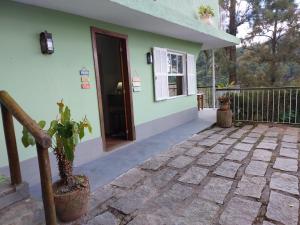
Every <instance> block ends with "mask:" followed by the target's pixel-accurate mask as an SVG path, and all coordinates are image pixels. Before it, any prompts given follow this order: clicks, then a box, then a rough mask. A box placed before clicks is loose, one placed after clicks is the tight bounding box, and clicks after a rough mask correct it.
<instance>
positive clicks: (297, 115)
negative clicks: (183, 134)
mask: <svg viewBox="0 0 300 225" xmlns="http://www.w3.org/2000/svg"><path fill="white" fill-rule="evenodd" d="M198 91H200V92H202V93H204V106H205V107H208V108H212V105H213V103H212V102H213V99H212V97H211V96H212V88H211V87H200V88H198ZM299 92H300V87H279V88H275V87H274V88H272V87H270V88H269V87H266V88H227V89H218V88H217V89H216V105H217V106H218V100H217V99H218V98H219V97H220V96H222V95H227V96H229V97H230V101H231V109H232V111H233V114H234V120H235V121H251V122H272V123H288V124H300V105H299V104H300V102H299V100H300V96H299V95H300V93H299Z"/></svg>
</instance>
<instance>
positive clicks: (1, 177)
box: [0, 174, 7, 184]
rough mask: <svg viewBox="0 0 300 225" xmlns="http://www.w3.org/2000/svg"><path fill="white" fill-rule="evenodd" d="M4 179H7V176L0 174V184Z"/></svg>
mask: <svg viewBox="0 0 300 225" xmlns="http://www.w3.org/2000/svg"><path fill="white" fill-rule="evenodd" d="M5 181H7V177H5V176H3V175H1V174H0V184H2V183H4V182H5Z"/></svg>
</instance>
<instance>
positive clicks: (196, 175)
mask: <svg viewBox="0 0 300 225" xmlns="http://www.w3.org/2000/svg"><path fill="white" fill-rule="evenodd" d="M208 172H209V170H208V169H204V168H200V167H196V166H192V167H191V168H190V169H188V171H187V172H186V173H184V174H183V175H182V176H181V177H180V178H179V179H178V180H179V181H180V182H184V183H189V184H200V182H201V181H202V180H203V179H204V178H205V177H206V175H207V174H208Z"/></svg>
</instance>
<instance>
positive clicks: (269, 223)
mask: <svg viewBox="0 0 300 225" xmlns="http://www.w3.org/2000/svg"><path fill="white" fill-rule="evenodd" d="M262 225H275V224H274V223H271V222H269V221H264V222H263V224H262Z"/></svg>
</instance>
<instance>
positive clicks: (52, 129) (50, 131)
mask: <svg viewBox="0 0 300 225" xmlns="http://www.w3.org/2000/svg"><path fill="white" fill-rule="evenodd" d="M57 125H58V122H57V120H52V121H51V123H50V127H49V129H48V131H47V133H48V134H49V135H50V136H51V137H53V135H54V134H55V133H56V132H57Z"/></svg>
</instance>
